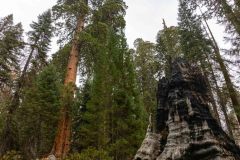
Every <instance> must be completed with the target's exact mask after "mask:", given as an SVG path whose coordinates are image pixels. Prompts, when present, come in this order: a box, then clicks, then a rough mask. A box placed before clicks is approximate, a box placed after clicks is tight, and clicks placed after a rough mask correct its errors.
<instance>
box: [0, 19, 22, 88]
mask: <svg viewBox="0 0 240 160" xmlns="http://www.w3.org/2000/svg"><path fill="white" fill-rule="evenodd" d="M22 33H23V29H22V25H21V23H18V24H14V23H13V15H8V16H6V17H4V18H1V19H0V54H1V56H0V87H1V88H2V89H3V88H4V87H10V86H11V81H13V80H14V79H15V78H16V76H17V74H18V71H19V64H18V62H19V60H20V59H19V58H20V55H21V49H23V46H24V43H23V39H22Z"/></svg>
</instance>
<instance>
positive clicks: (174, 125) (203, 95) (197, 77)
mask: <svg viewBox="0 0 240 160" xmlns="http://www.w3.org/2000/svg"><path fill="white" fill-rule="evenodd" d="M157 98H158V105H157V133H152V132H149V131H148V133H147V136H146V138H145V140H144V142H143V143H142V146H141V148H140V149H139V150H138V152H137V154H136V156H135V158H134V159H135V160H193V159H196V160H223V159H225V160H239V159H240V148H239V147H238V146H237V145H236V144H235V142H234V141H233V140H232V139H231V138H230V137H229V136H228V135H227V134H226V133H225V132H224V131H223V129H222V128H221V127H220V126H219V124H218V123H217V121H216V119H214V118H213V117H212V115H211V113H210V111H209V102H208V100H207V99H208V87H207V84H206V82H205V79H204V77H203V76H202V75H201V72H200V70H199V69H198V68H197V67H195V66H190V65H189V64H188V63H187V62H186V61H185V60H183V59H180V58H178V59H176V60H175V61H174V62H173V64H172V73H171V77H170V78H169V79H166V78H162V79H160V81H159V85H158V94H157ZM151 135H152V136H151Z"/></svg>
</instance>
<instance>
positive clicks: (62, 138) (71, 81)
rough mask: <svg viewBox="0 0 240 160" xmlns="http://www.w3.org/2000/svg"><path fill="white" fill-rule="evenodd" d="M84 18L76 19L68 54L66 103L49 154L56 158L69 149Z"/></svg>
mask: <svg viewBox="0 0 240 160" xmlns="http://www.w3.org/2000/svg"><path fill="white" fill-rule="evenodd" d="M83 27H84V18H83V17H81V18H79V20H78V24H77V28H76V32H75V35H74V39H73V43H72V49H71V52H70V55H69V60H68V67H67V73H66V77H65V81H64V85H65V89H64V92H65V93H64V94H63V97H62V98H63V100H64V101H65V102H67V103H65V102H64V103H63V106H62V110H61V117H60V120H59V124H58V131H57V135H56V137H55V142H54V145H53V148H52V152H51V154H53V155H55V156H56V157H57V158H60V159H62V158H64V157H66V155H67V154H68V152H69V150H70V135H71V118H70V115H69V112H70V106H69V105H70V104H71V101H72V100H71V99H72V98H73V96H74V86H75V82H76V76H77V68H78V59H79V48H78V35H79V33H80V32H81V31H82V30H83Z"/></svg>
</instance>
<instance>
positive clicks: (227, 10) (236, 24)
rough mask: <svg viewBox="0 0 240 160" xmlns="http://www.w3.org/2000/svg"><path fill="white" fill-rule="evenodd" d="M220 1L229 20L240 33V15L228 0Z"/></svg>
mask: <svg viewBox="0 0 240 160" xmlns="http://www.w3.org/2000/svg"><path fill="white" fill-rule="evenodd" d="M218 3H219V4H220V5H221V6H222V11H223V13H224V15H225V16H226V18H227V20H228V21H229V22H230V23H231V24H232V25H233V26H234V28H235V30H236V32H237V33H238V34H239V35H240V19H239V17H238V16H237V15H236V14H235V13H234V12H233V9H232V7H231V6H230V5H229V4H228V3H227V1H226V0H218ZM238 4H239V2H238Z"/></svg>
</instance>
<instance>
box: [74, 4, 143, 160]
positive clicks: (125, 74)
mask: <svg viewBox="0 0 240 160" xmlns="http://www.w3.org/2000/svg"><path fill="white" fill-rule="evenodd" d="M125 9H126V6H125V3H124V2H123V1H117V2H116V1H113V0H108V1H105V2H104V3H102V4H100V3H98V5H97V6H96V10H95V11H94V13H93V21H92V23H91V24H89V26H88V27H86V30H85V33H82V34H81V37H82V38H81V42H82V44H83V45H82V49H84V51H88V55H92V56H93V57H92V73H91V74H90V75H91V76H90V77H89V80H90V81H89V82H88V85H89V86H90V88H88V89H87V90H86V91H85V92H84V94H85V96H86V95H88V96H87V97H85V98H86V99H85V100H87V102H86V101H85V102H84V103H83V105H82V116H81V117H80V120H81V121H82V123H80V129H79V131H78V133H76V134H75V136H77V134H78V137H79V138H78V145H77V146H76V147H77V148H79V149H81V152H82V153H85V152H86V151H87V150H89V149H90V148H93V149H94V150H95V151H96V152H98V151H101V150H104V151H106V152H107V154H108V156H109V157H112V158H113V159H122V160H123V159H129V158H132V156H133V154H134V152H135V151H136V149H137V146H138V145H139V142H140V140H141V138H142V135H143V133H142V128H143V122H141V120H142V115H143V113H142V107H141V106H142V105H141V101H140V97H139V93H138V89H137V88H138V87H137V84H136V77H135V71H134V66H133V55H132V54H131V52H129V51H128V48H127V44H126V40H125V36H124V33H123V29H124V27H125V21H124V19H123V16H124V15H125ZM86 48H90V50H87V49H86ZM86 93H87V94H86ZM126 146H128V147H126ZM89 147H90V148H89ZM80 155H81V154H80ZM99 158H100V157H99ZM100 159H101V158H100Z"/></svg>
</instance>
